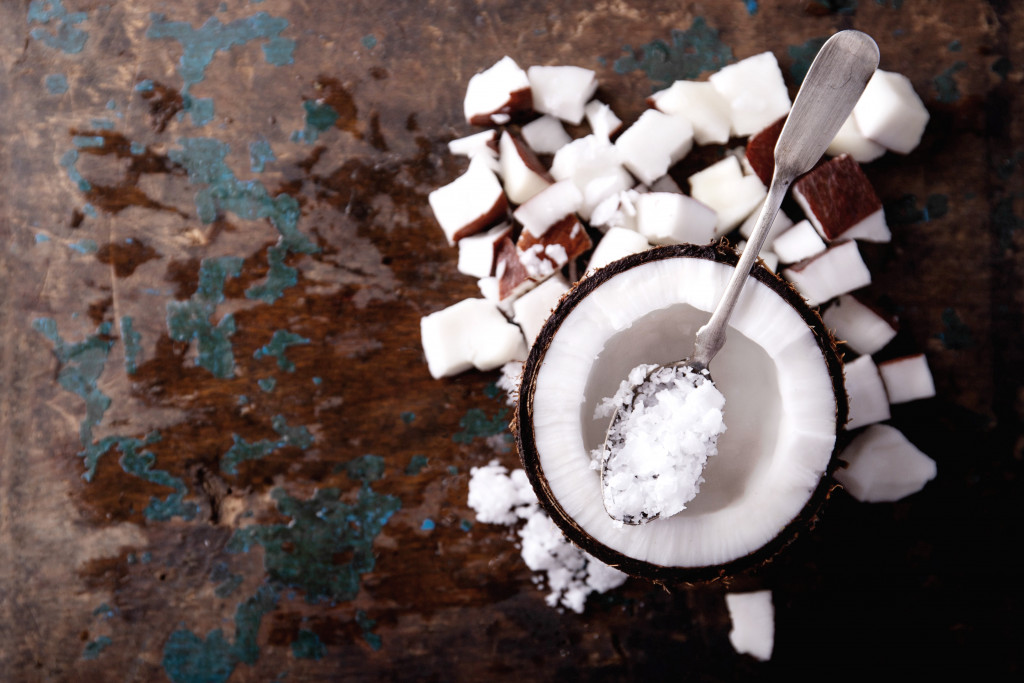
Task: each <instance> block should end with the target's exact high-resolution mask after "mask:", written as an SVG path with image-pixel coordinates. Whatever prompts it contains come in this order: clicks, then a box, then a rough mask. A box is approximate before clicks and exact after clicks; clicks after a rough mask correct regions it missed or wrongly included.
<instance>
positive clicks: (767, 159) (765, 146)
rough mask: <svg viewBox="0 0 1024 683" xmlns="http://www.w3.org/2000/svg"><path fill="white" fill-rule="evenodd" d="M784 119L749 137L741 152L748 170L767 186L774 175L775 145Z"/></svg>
mask: <svg viewBox="0 0 1024 683" xmlns="http://www.w3.org/2000/svg"><path fill="white" fill-rule="evenodd" d="M785 124H786V117H785V116H783V117H781V118H779V119H776V120H775V121H773V122H772V123H770V124H769V125H767V126H765V127H764V128H762V129H761V130H759V131H758V132H756V133H754V134H753V135H751V136H750V139H749V140H747V146H746V148H745V149H744V151H743V154H744V159H745V161H746V163H747V165H748V166H749V167H750V170H751V171H753V172H754V173H756V174H757V177H758V178H760V179H761V182H762V183H764V184H765V185H769V184H771V182H772V175H773V174H774V173H775V145H776V144H777V143H778V141H779V135H781V134H782V127H783V126H784V125H785Z"/></svg>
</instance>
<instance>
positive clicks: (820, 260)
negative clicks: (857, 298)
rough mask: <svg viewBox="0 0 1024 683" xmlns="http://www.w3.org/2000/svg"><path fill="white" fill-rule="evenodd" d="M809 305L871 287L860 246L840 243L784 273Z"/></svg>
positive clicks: (852, 243) (851, 243)
mask: <svg viewBox="0 0 1024 683" xmlns="http://www.w3.org/2000/svg"><path fill="white" fill-rule="evenodd" d="M782 277H784V278H786V279H787V280H789V281H790V282H791V283H792V284H793V286H794V287H796V289H797V291H798V292H800V294H801V295H802V296H803V297H804V298H805V299H806V300H807V304H808V305H810V306H817V305H819V304H823V303H825V302H826V301H828V300H829V299H831V298H833V297H836V296H839V295H840V294H846V293H847V292H852V291H853V290H855V289H860V288H861V287H866V286H868V285H869V284H871V272H870V271H869V270H868V267H867V265H866V264H865V263H864V259H863V258H861V255H860V250H858V249H857V243H856V242H853V241H850V242H841V243H839V244H837V245H834V246H831V247H829V248H828V249H826V250H825V251H823V252H821V253H820V254H818V255H817V256H812V257H811V258H809V259H807V260H804V261H801V262H800V263H798V264H796V265H794V266H791V267H790V268H786V269H785V270H783V271H782Z"/></svg>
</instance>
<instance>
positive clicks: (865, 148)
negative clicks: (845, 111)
mask: <svg viewBox="0 0 1024 683" xmlns="http://www.w3.org/2000/svg"><path fill="white" fill-rule="evenodd" d="M825 153H826V154H828V155H829V156H833V157H837V156H839V155H840V154H849V155H850V157H851V158H852V159H853V160H854V161H857V162H859V163H862V164H866V163H868V162H869V161H874V160H875V159H877V158H879V157H880V156H882V155H883V154H885V147H883V146H882V145H880V144H878V143H877V142H874V141H873V140H869V139H868V138H866V137H865V136H864V133H862V132H860V126H858V125H857V119H856V117H854V115H853V114H850V115H849V116H848V117H846V121H844V122H843V125H842V126H841V127H840V128H839V132H838V133H836V136H835V137H834V138H832V142H831V143H829V146H828V149H827V150H825Z"/></svg>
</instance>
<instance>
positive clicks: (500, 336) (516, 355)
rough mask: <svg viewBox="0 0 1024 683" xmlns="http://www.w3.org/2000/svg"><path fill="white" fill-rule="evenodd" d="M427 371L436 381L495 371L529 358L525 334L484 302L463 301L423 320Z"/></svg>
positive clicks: (421, 333) (421, 329)
mask: <svg viewBox="0 0 1024 683" xmlns="http://www.w3.org/2000/svg"><path fill="white" fill-rule="evenodd" d="M420 338H421V341H422V343H423V352H424V354H425V355H426V357H427V369H428V370H429V371H430V374H431V376H432V377H434V378H435V379H439V378H441V377H450V376H452V375H456V374H458V373H460V372H463V371H465V370H469V369H470V368H476V369H478V370H493V369H494V368H497V367H501V366H502V365H504V364H505V363H507V362H509V361H512V360H524V359H525V358H526V353H527V348H526V341H525V339H524V338H523V334H522V331H521V330H520V329H519V327H517V326H516V325H513V324H512V323H510V322H509V321H508V320H507V319H506V318H505V316H504V315H502V314H501V312H500V311H499V310H498V309H497V308H496V307H495V306H494V304H492V303H491V302H489V301H487V300H485V299H463V300H462V301H460V302H458V303H457V304H453V305H452V306H449V307H448V308H445V309H443V310H440V311H437V312H436V313H431V314H430V315H427V316H424V317H423V318H421V319H420Z"/></svg>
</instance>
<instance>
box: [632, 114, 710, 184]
mask: <svg viewBox="0 0 1024 683" xmlns="http://www.w3.org/2000/svg"><path fill="white" fill-rule="evenodd" d="M692 147H693V126H692V125H690V122H689V121H688V120H686V119H685V118H683V117H682V116H673V115H671V114H664V113H662V112H660V111H658V110H657V109H648V110H647V111H645V112H644V113H643V114H641V115H640V118H638V119H637V120H636V121H635V122H634V123H633V125H631V126H630V127H629V128H627V129H626V130H624V131H623V132H622V134H621V135H620V136H619V137H618V139H617V140H616V141H615V148H616V149H617V150H618V151H619V158H620V159H621V160H622V165H623V166H625V167H626V168H627V169H628V170H629V171H630V172H631V173H632V174H633V175H634V176H636V177H637V179H638V180H639V181H640V182H642V183H644V184H645V185H651V184H652V183H654V181H655V180H657V179H658V178H660V177H662V176H663V175H665V174H666V173H668V169H669V168H670V167H671V166H672V164H674V163H676V162H677V161H679V160H680V159H682V158H683V157H684V156H686V155H687V153H689V151H690V149H691V148H692Z"/></svg>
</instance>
